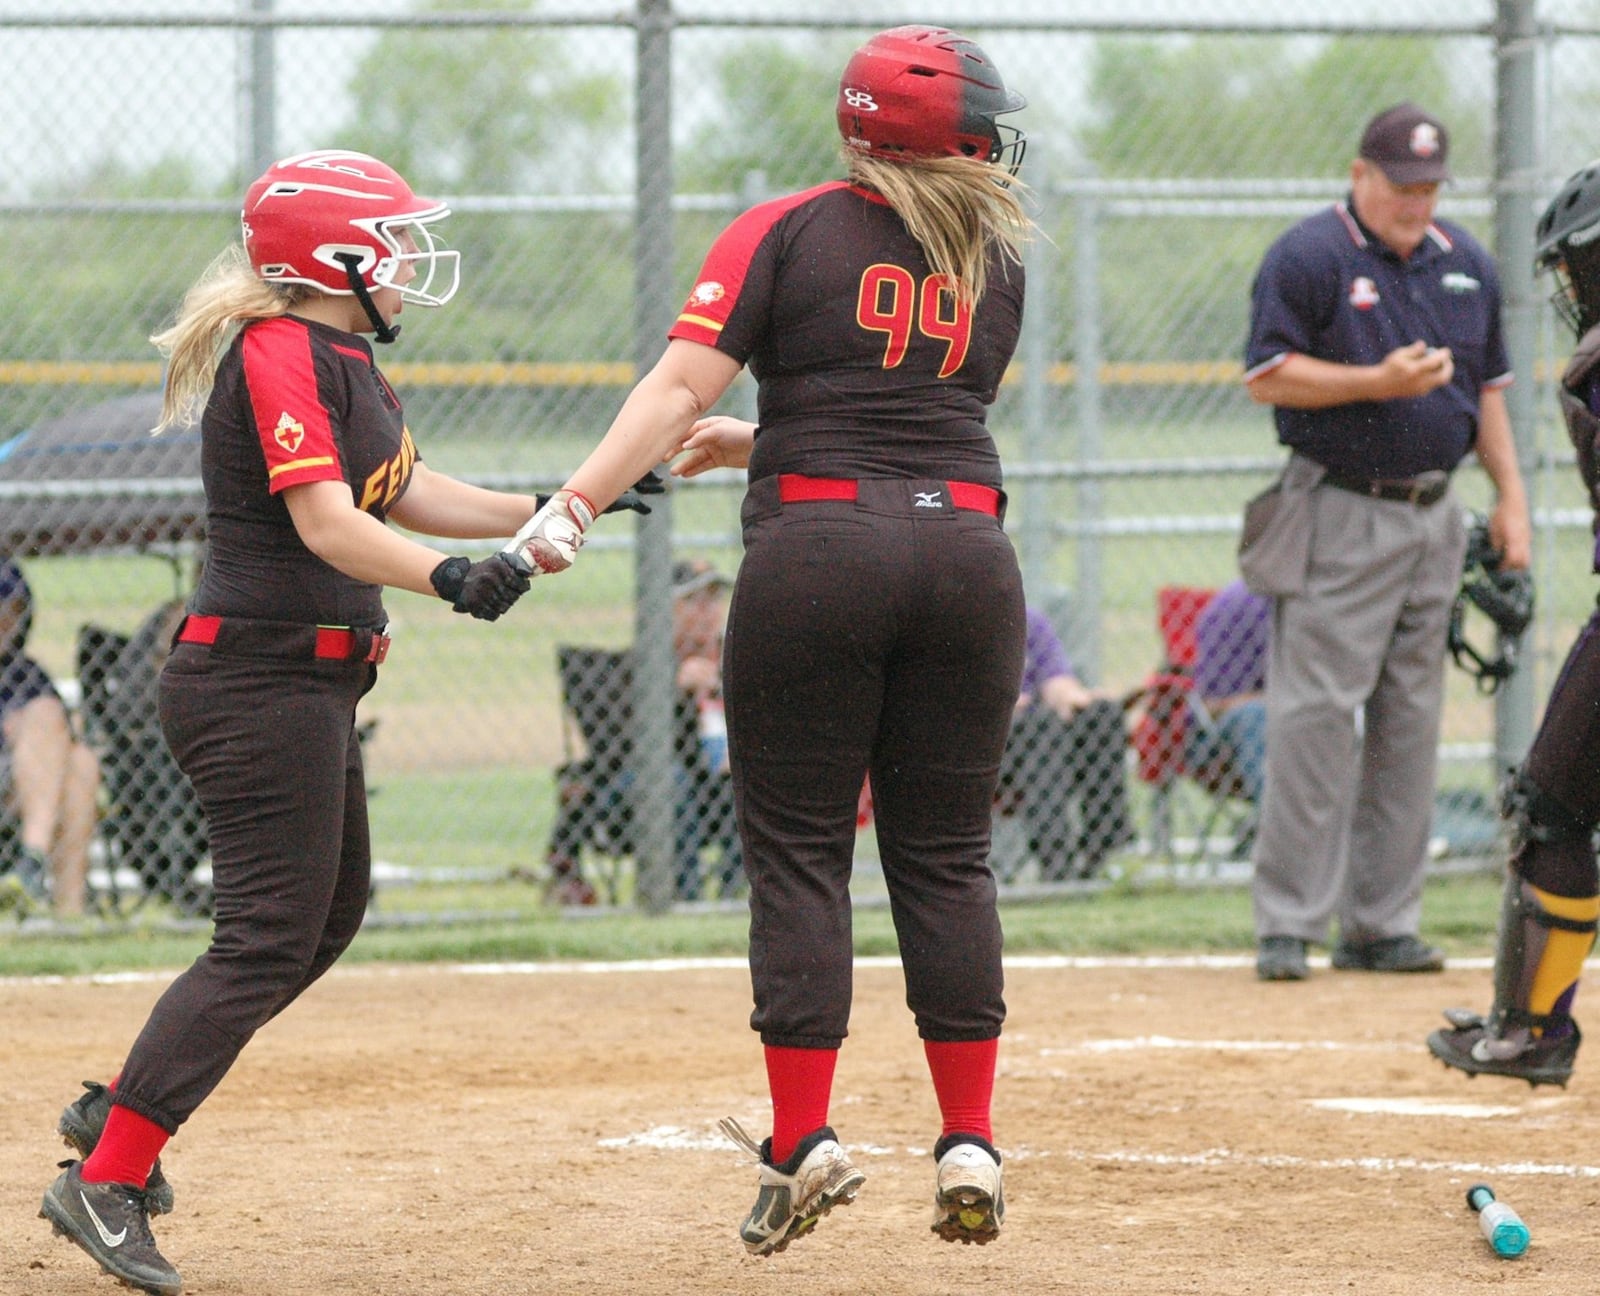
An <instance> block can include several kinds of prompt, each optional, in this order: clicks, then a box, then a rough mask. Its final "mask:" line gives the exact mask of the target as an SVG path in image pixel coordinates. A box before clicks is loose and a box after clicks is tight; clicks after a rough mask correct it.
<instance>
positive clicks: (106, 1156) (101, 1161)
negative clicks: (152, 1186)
mask: <svg viewBox="0 0 1600 1296" xmlns="http://www.w3.org/2000/svg"><path fill="white" fill-rule="evenodd" d="M170 1137H171V1135H169V1134H168V1133H167V1131H166V1130H164V1129H162V1128H161V1126H159V1125H157V1124H156V1123H155V1122H154V1121H153V1120H148V1119H146V1118H145V1117H143V1116H141V1115H139V1113H138V1112H135V1111H130V1110H128V1108H126V1107H122V1106H118V1105H116V1104H113V1105H112V1107H111V1114H110V1115H109V1116H107V1117H106V1128H105V1133H103V1134H102V1135H100V1141H99V1142H98V1143H96V1144H95V1145H94V1151H93V1152H91V1153H90V1154H89V1156H88V1158H87V1159H86V1160H85V1161H84V1163H83V1170H82V1174H83V1179H84V1182H85V1183H122V1184H132V1185H133V1186H134V1187H135V1188H143V1187H144V1185H145V1180H146V1179H148V1178H149V1177H150V1167H151V1166H153V1165H154V1164H155V1163H156V1158H157V1157H158V1156H160V1155H161V1149H162V1148H164V1147H166V1145H167V1139H168V1138H170Z"/></svg>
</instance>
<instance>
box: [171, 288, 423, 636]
mask: <svg viewBox="0 0 1600 1296" xmlns="http://www.w3.org/2000/svg"><path fill="white" fill-rule="evenodd" d="M416 459H417V452H416V447H415V446H414V445H413V444H412V441H411V434H410V432H409V431H408V430H407V429H406V425H405V417H404V414H403V412H402V410H401V408H400V400H399V397H397V396H396V395H395V393H394V389H393V388H392V387H390V386H389V383H388V381H387V380H386V379H385V378H384V376H383V375H382V374H381V373H379V372H378V368H377V366H376V365H375V364H374V363H373V358H372V348H371V346H370V345H369V344H368V343H367V341H366V339H365V338H362V337H360V336H358V335H357V334H354V333H346V332H345V331H344V330H342V329H336V328H332V327H330V326H328V325H325V324H320V323H317V322H315V321H313V320H305V319H300V318H298V317H297V316H282V317H279V318H276V319H269V320H260V321H258V322H256V323H253V324H248V325H246V326H245V327H244V328H243V329H241V330H240V332H239V335H238V336H237V337H236V338H235V339H234V341H233V344H232V346H230V347H229V349H228V352H227V354H226V355H225V356H224V357H223V359H222V362H221V364H220V365H219V366H218V367H217V373H216V379H215V382H214V384H213V386H212V389H211V399H210V401H209V402H208V403H207V405H206V410H205V415H204V418H203V420H202V422H201V457H200V473H201V478H202V480H203V482H204V484H205V491H206V537H207V541H208V548H207V556H206V563H205V570H204V571H203V572H202V574H201V578H200V584H199V588H198V589H197V590H196V591H195V596H194V601H193V604H192V608H191V610H192V611H195V612H199V613H204V614H207V615H211V616H238V617H255V618H259V619H263V620H269V621H300V622H307V621H309V622H313V623H315V624H318V625H347V626H348V625H354V626H375V625H382V624H383V623H384V621H385V620H386V617H385V615H384V610H383V597H382V594H383V590H382V586H380V585H375V584H371V583H369V582H366V581H359V580H356V579H354V578H352V577H350V576H346V575H345V574H344V573H343V572H340V571H338V570H337V569H336V568H334V567H331V566H329V565H328V564H327V563H326V562H324V561H323V560H322V559H321V558H318V557H317V556H316V555H315V554H313V553H312V552H311V551H310V550H309V549H307V548H306V546H305V544H304V543H303V542H302V541H301V539H300V536H299V533H298V532H296V530H295V529H294V521H293V519H292V518H291V517H290V516H289V509H288V506H287V505H286V504H285V503H284V501H283V498H282V494H281V492H282V491H283V490H284V489H285V488H287V487H289V486H297V485H301V484H304V483H307V482H319V481H342V482H346V483H348V485H349V487H350V491H351V495H352V497H353V498H354V500H355V503H356V506H357V507H358V508H360V509H363V510H364V511H366V512H368V513H370V514H372V516H373V517H375V518H377V519H378V520H379V521H382V520H383V519H384V518H385V517H386V516H387V514H388V510H389V508H390V506H391V505H392V504H393V503H394V501H395V500H397V499H398V498H399V497H400V495H401V494H402V493H403V492H404V490H405V488H406V486H407V485H408V484H409V482H410V480H411V471H412V467H413V466H414V464H415V463H416Z"/></svg>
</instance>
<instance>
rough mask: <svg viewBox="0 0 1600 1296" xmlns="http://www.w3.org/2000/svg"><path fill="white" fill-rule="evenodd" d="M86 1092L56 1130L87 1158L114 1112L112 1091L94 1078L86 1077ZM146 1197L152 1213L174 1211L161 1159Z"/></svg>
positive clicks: (64, 1114) (70, 1106) (63, 1115)
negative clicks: (112, 1108)
mask: <svg viewBox="0 0 1600 1296" xmlns="http://www.w3.org/2000/svg"><path fill="white" fill-rule="evenodd" d="M83 1087H84V1089H85V1090H86V1092H85V1093H84V1094H83V1096H82V1097H80V1098H79V1099H78V1100H77V1101H76V1102H71V1103H68V1104H67V1107H66V1109H65V1110H64V1111H63V1112H62V1113H61V1119H60V1120H59V1121H57V1122H56V1131H57V1132H58V1133H59V1134H60V1135H61V1137H62V1139H63V1140H64V1141H65V1142H66V1145H67V1146H68V1147H70V1148H72V1149H73V1150H74V1151H75V1152H76V1153H77V1154H78V1155H79V1156H80V1157H82V1158H83V1159H84V1160H85V1161H87V1160H88V1159H89V1154H90V1153H91V1152H93V1151H94V1149H95V1146H96V1144H98V1143H99V1142H100V1136H101V1135H102V1134H104V1133H105V1129H106V1117H108V1116H109V1115H111V1090H109V1089H107V1088H106V1087H105V1086H104V1085H103V1084H98V1083H96V1082H95V1081H93V1080H85V1081H84V1082H83ZM144 1195H145V1200H146V1202H147V1203H148V1204H149V1207H150V1213H151V1214H152V1215H166V1214H169V1213H170V1212H171V1210H172V1200H173V1194H172V1185H171V1184H170V1183H168V1182H167V1177H166V1175H164V1174H162V1173H161V1158H160V1157H157V1158H156V1163H155V1165H153V1166H151V1167H150V1177H149V1178H148V1179H147V1180H146V1181H145V1185H144Z"/></svg>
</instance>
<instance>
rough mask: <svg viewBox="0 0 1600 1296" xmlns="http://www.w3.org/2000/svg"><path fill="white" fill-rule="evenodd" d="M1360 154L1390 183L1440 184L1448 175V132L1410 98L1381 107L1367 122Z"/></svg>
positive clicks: (1437, 120) (1441, 123) (1440, 122)
mask: <svg viewBox="0 0 1600 1296" xmlns="http://www.w3.org/2000/svg"><path fill="white" fill-rule="evenodd" d="M1361 156H1362V157H1364V158H1365V159H1366V160H1367V161H1368V162H1376V163H1377V164H1378V167H1379V168H1380V169H1381V170H1382V171H1383V174H1384V175H1386V176H1388V177H1389V181H1390V183H1391V184H1397V185H1410V184H1440V183H1442V182H1443V181H1446V180H1449V179H1450V178H1451V176H1450V167H1449V166H1448V165H1447V163H1448V159H1449V157H1450V132H1449V131H1447V130H1446V129H1445V128H1444V123H1443V122H1442V121H1440V120H1439V119H1438V118H1437V117H1435V116H1434V115H1433V114H1432V113H1430V112H1424V111H1423V110H1422V109H1421V108H1419V107H1417V105H1416V104H1414V103H1411V102H1410V101H1409V100H1408V101H1407V102H1405V103H1398V104H1396V105H1395V106H1394V107H1393V108H1386V109H1384V110H1383V111H1382V112H1381V113H1379V114H1378V115H1377V116H1376V117H1374V118H1373V119H1372V120H1371V121H1369V122H1368V123H1367V129H1366V130H1364V131H1363V132H1362V133H1361Z"/></svg>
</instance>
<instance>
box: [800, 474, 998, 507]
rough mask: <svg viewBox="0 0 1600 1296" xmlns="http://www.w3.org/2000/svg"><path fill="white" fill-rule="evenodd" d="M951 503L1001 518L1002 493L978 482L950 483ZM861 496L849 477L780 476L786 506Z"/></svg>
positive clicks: (858, 485) (855, 484)
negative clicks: (805, 501)
mask: <svg viewBox="0 0 1600 1296" xmlns="http://www.w3.org/2000/svg"><path fill="white" fill-rule="evenodd" d="M944 487H945V489H946V490H948V491H949V492H950V502H951V503H952V504H954V505H955V506H956V507H957V508H958V509H971V510H972V511H973V512H974V513H987V514H988V515H989V516H990V517H999V516H1000V492H999V491H997V490H996V489H995V488H994V487H993V486H979V485H978V484H977V483H976V482H959V481H947V482H945V483H944ZM859 493H860V483H859V482H857V481H855V480H854V479H853V478H849V477H804V476H802V475H801V474H799V473H779V474H778V498H779V499H780V500H782V501H783V502H784V503H785V504H793V503H795V502H797V501H800V500H853V499H855V498H856V497H857V495H858V494H859Z"/></svg>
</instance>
